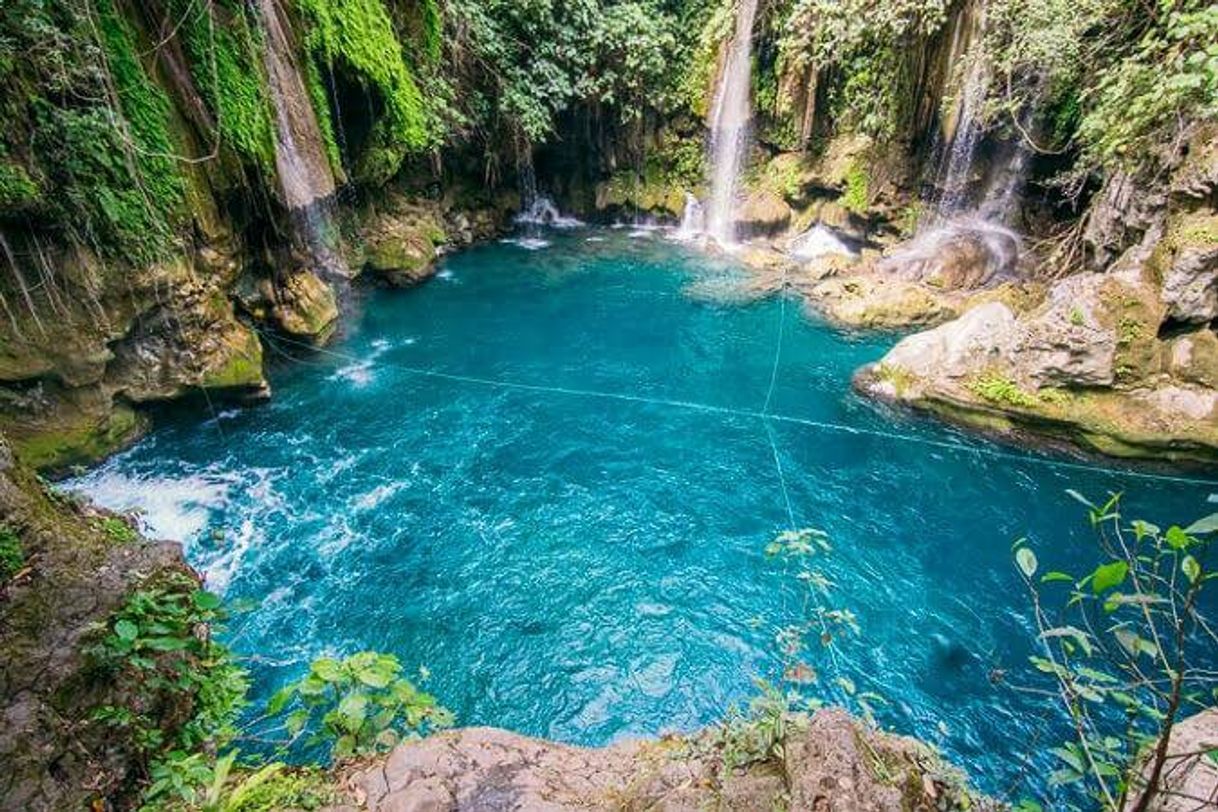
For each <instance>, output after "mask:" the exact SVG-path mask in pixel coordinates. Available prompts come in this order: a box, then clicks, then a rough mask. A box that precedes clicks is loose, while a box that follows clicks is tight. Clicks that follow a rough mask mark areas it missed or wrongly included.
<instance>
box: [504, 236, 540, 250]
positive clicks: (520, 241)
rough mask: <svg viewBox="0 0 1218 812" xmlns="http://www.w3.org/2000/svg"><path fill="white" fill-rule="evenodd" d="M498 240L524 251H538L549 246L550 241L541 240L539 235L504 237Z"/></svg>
mask: <svg viewBox="0 0 1218 812" xmlns="http://www.w3.org/2000/svg"><path fill="white" fill-rule="evenodd" d="M499 242H501V243H506V244H508V245H515V246H517V247H519V248H523V249H525V250H526V251H540V250H541V249H543V248H549V247H550V241H549V240H543V239H541V238H540V237H506V238H504V239H502V240H500V241H499Z"/></svg>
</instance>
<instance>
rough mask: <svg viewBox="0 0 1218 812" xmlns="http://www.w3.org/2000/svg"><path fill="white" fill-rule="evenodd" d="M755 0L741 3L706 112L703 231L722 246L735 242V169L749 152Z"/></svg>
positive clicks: (736, 181)
mask: <svg viewBox="0 0 1218 812" xmlns="http://www.w3.org/2000/svg"><path fill="white" fill-rule="evenodd" d="M756 16H757V0H740V5H739V7H738V8H737V11H736V31H735V33H734V35H733V36H732V42H731V44H730V45H729V46H728V52H727V59H726V60H725V62H724V65H723V73H722V75H721V76H720V79H719V86H718V88H716V90H715V100H714V105H713V106H712V108H711V141H710V153H711V195H710V200H709V206H708V209H707V215H706V230H707V232H708V233H709V234H710V236H711V237H713V238H714V239H715V240H717V241H718V242H719V243H720V244H722V245H731V244H732V243H734V242H735V241H736V218H735V203H736V190H737V184H738V182H739V176H740V168H741V165H742V164H743V163H744V157H745V154H746V153H747V151H748V139H749V123H750V121H751V119H752V107H751V105H750V103H749V89H750V84H751V83H750V78H751V77H750V74H751V71H752V48H753V20H754V18H755V17H756Z"/></svg>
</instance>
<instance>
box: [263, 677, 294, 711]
mask: <svg viewBox="0 0 1218 812" xmlns="http://www.w3.org/2000/svg"><path fill="white" fill-rule="evenodd" d="M295 693H296V691H295V688H294V686H291V685H286V686H284V687H283V688H280V689H279V690H278V691H276V692H275V693H274V694H272V695H271V698H270V699H269V700H268V701H267V703H266V714H267V716H278V715H279V714H280V713H281V712H282V711H283V709H284V708H286V707H287V706H288V702H290V701H291V700H292V696H293V695H294V694H295Z"/></svg>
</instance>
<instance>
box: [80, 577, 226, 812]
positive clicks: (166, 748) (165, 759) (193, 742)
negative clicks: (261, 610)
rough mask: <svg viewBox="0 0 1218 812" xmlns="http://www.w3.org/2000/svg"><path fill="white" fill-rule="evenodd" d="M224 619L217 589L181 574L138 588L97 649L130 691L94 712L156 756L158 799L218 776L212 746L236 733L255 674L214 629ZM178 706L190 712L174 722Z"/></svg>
mask: <svg viewBox="0 0 1218 812" xmlns="http://www.w3.org/2000/svg"><path fill="white" fill-rule="evenodd" d="M224 618H225V613H224V611H223V609H222V608H221V603H220V599H219V598H218V597H217V596H215V595H213V594H212V593H210V592H206V591H204V590H201V589H198V588H197V586H196V584H195V582H194V581H193V579H191V578H190V577H188V576H186V575H174V576H170V577H167V578H165V579H162V580H161V581H159V582H157V583H152V584H148V585H145V586H143V587H141V588H140V589H138V590H136V591H134V592H132V593H131V594H130V595H129V596H128V597H127V600H126V601H125V602H124V603H123V605H122V606H120V607H119V609H118V610H117V611H116V612H115V613H114V614H113V615H112V616H111V617H110V619H109V621H108V622H107V624H106V627H105V629H103V630H102V631H103V634H102V637H101V639H100V641H99V642H98V643H97V645H95V646H94V647H93V648H92V650H91V656H92V657H93V660H94V662H95V665H96V667H97V669H99V671H100V672H102V673H104V674H105V675H106V679H107V681H108V682H109V683H110V684H113V685H119V686H124V690H125V693H124V695H123V696H122V697H121V701H120V702H118V703H116V704H112V705H104V706H101V707H99V708H97V709H95V711H94V713H93V715H92V718H93V720H94V721H97V722H100V723H103V724H107V725H110V726H113V727H115V728H121V729H124V730H126V731H127V732H129V733H130V734H131V735H132V737H133V740H134V741H135V742H136V744H137V746H138V747H139V749H140V750H141V751H142V752H143V753H144V754H145V755H147V756H148V757H150V758H151V759H152V761H153V765H152V768H151V771H152V774H153V779H154V780H153V782H152V784H151V785H150V787H149V788H148V790H147V793H146V797H147V799H148V800H149V801H150V802H165V801H167V800H174V799H176V800H184V801H187V802H193V800H194V799H195V798H196V795H197V791H198V790H197V788H198V785H199V784H200V783H202V781H203V780H204V779H205V778H206V776H208V775H210V770H211V765H210V759H209V758H208V757H206V756H204V755H203V753H204V751H211V752H214V751H215V750H216V749H217V748H219V747H221V746H223V745H224V744H225V743H226V742H227V741H229V740H230V739H231V737H232V736H233V734H234V733H235V730H234V727H233V725H234V721H235V719H236V715H237V713H238V711H239V710H240V708H241V706H242V705H243V704H244V701H245V692H246V689H247V681H246V676H245V673H244V671H243V670H242V669H241V668H239V667H238V666H237V665H236V664H235V663H234V661H233V659H232V656H231V655H230V653H229V651H228V649H227V648H225V647H224V646H222V645H220V644H219V643H217V642H215V641H214V640H213V639H212V638H211V636H210V634H209V629H210V628H212V627H214V626H215V624H218V623H220V622H222V621H223V619H224ZM174 707H176V708H178V709H185V710H187V711H188V714H187V717H186V719H185V721H184V722H183V723H181V724H180V725H174V726H173V727H172V728H168V729H166V728H165V727H164V726H163V725H164V724H165V717H169V718H172V717H173V712H168V711H167V709H168V708H174ZM178 712H180V710H179V711H178Z"/></svg>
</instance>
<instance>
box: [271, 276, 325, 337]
mask: <svg viewBox="0 0 1218 812" xmlns="http://www.w3.org/2000/svg"><path fill="white" fill-rule="evenodd" d="M270 298H271V302H272V305H271V315H272V318H273V319H274V320H275V323H276V324H277V325H278V326H279V329H281V330H283V331H284V332H285V333H287V334H288V335H292V336H297V337H299V338H303V339H306V340H308V341H310V342H312V343H315V344H324V343H325V342H326V340H327V339H328V338H329V337H330V335H331V334H332V333H333V332H334V328H335V326H336V325H337V324H338V300H337V298H336V297H335V295H334V290H333V289H332V288H331V287H330V286H329V285H327V284H326V283H325V282H323V281H322V280H321V279H320V278H319V277H318V276H317V274H315V273H313V272H312V271H305V270H299V271H296V272H295V273H290V274H288V275H287V276H286V277H285V278H284V279H282V280H280V281H279V283H278V284H276V285H274V286H273V289H272V291H271V294H270Z"/></svg>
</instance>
